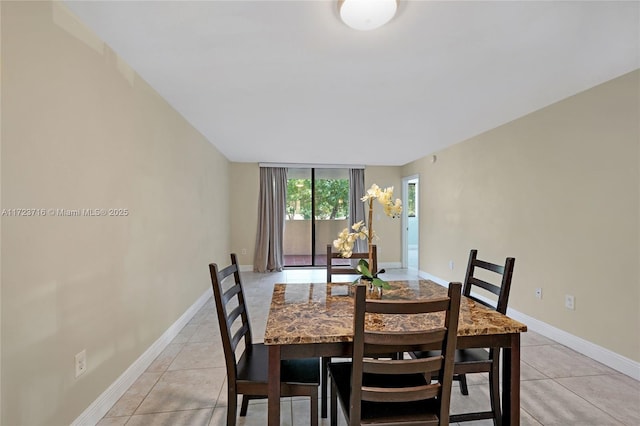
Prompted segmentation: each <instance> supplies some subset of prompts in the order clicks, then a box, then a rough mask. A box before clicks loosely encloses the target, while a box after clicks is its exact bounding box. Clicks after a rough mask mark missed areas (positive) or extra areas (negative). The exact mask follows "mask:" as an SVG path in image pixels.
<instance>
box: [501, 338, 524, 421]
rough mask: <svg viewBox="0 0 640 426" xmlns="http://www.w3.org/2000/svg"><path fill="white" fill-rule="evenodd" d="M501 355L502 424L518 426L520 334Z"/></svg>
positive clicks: (512, 339)
mask: <svg viewBox="0 0 640 426" xmlns="http://www.w3.org/2000/svg"><path fill="white" fill-rule="evenodd" d="M502 353H503V356H502V367H503V368H502V380H503V381H502V424H503V425H505V426H520V333H514V334H512V335H511V345H510V346H509V347H505V348H503V350H502Z"/></svg>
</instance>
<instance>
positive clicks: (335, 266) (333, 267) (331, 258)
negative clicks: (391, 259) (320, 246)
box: [327, 244, 378, 283]
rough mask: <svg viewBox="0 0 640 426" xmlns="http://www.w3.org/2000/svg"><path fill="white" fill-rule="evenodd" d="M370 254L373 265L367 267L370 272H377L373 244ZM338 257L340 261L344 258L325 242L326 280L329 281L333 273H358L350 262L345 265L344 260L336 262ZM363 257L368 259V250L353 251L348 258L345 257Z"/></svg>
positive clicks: (376, 257) (375, 249)
mask: <svg viewBox="0 0 640 426" xmlns="http://www.w3.org/2000/svg"><path fill="white" fill-rule="evenodd" d="M371 254H372V256H373V261H372V263H373V265H369V269H370V270H371V272H372V273H374V274H375V273H376V272H378V249H377V247H376V245H375V244H374V245H373V246H372V248H371ZM338 259H341V260H342V261H344V260H345V258H344V257H342V256H341V255H340V253H337V252H334V251H333V246H332V245H331V244H327V282H328V283H331V282H334V281H333V276H334V275H360V273H359V272H358V271H357V270H356V268H355V267H353V266H351V264H347V265H345V264H344V262H342V263H341V264H340V263H336V261H337V260H338ZM349 259H358V260H359V259H365V260H367V261H368V259H369V252H368V251H366V252H362V253H355V252H354V253H353V254H352V255H351V257H350V258H348V259H346V260H349Z"/></svg>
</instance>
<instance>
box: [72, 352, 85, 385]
mask: <svg viewBox="0 0 640 426" xmlns="http://www.w3.org/2000/svg"><path fill="white" fill-rule="evenodd" d="M75 359H76V378H78V377H80V376H81V375H82V374H84V372H85V371H87V350H86V349H83V350H82V351H80V352H78V353H77V354H76V357H75Z"/></svg>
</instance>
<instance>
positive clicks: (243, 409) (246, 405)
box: [240, 395, 251, 417]
mask: <svg viewBox="0 0 640 426" xmlns="http://www.w3.org/2000/svg"><path fill="white" fill-rule="evenodd" d="M249 399H251V398H249V397H248V396H247V395H242V406H241V407H240V417H244V416H246V415H247V409H249Z"/></svg>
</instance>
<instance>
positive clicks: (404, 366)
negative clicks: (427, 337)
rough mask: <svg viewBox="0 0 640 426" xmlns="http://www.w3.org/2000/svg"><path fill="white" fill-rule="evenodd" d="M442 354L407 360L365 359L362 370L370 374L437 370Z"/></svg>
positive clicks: (439, 366)
mask: <svg viewBox="0 0 640 426" xmlns="http://www.w3.org/2000/svg"><path fill="white" fill-rule="evenodd" d="M443 359H444V358H443V357H442V356H434V357H430V358H419V359H408V360H379V359H367V360H364V361H363V364H362V371H363V372H364V373H371V374H415V373H427V372H431V371H438V370H439V369H440V368H441V366H442V361H443Z"/></svg>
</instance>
